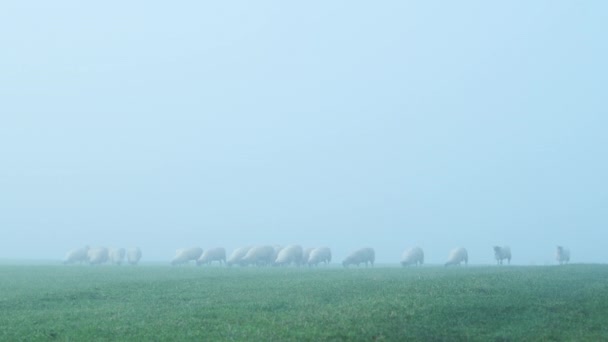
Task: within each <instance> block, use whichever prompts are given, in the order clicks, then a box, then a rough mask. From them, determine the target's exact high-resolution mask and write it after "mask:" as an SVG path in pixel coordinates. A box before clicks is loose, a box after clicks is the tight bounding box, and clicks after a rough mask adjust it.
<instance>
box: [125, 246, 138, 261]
mask: <svg viewBox="0 0 608 342" xmlns="http://www.w3.org/2000/svg"><path fill="white" fill-rule="evenodd" d="M140 259H141V249H139V247H131V248H129V250H128V251H127V261H128V262H129V264H131V265H137V263H138V262H139V260H140Z"/></svg>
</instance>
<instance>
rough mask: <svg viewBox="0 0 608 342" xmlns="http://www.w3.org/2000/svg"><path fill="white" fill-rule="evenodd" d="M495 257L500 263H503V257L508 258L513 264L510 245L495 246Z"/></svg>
mask: <svg viewBox="0 0 608 342" xmlns="http://www.w3.org/2000/svg"><path fill="white" fill-rule="evenodd" d="M494 257H495V258H496V263H497V264H498V265H502V261H503V259H507V262H508V263H509V264H511V248H509V247H508V246H504V247H500V246H494Z"/></svg>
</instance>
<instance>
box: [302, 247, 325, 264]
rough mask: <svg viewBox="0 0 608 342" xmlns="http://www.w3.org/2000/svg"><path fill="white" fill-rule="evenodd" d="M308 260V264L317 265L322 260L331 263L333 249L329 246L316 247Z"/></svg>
mask: <svg viewBox="0 0 608 342" xmlns="http://www.w3.org/2000/svg"><path fill="white" fill-rule="evenodd" d="M306 261H307V262H308V266H317V265H319V263H321V262H323V263H325V264H329V263H330V262H331V249H329V247H319V248H315V249H313V250H312V251H311V252H310V256H309V257H308V260H306Z"/></svg>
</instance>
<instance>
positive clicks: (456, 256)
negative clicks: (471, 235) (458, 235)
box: [445, 247, 469, 266]
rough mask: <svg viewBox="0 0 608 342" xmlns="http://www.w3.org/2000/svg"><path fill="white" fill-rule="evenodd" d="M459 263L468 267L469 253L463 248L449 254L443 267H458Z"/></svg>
mask: <svg viewBox="0 0 608 342" xmlns="http://www.w3.org/2000/svg"><path fill="white" fill-rule="evenodd" d="M461 262H464V264H465V265H468V263H469V253H468V252H467V250H466V249H465V248H462V247H459V248H455V249H453V250H452V251H451V252H450V256H449V257H448V261H447V262H446V263H445V266H450V265H460V263H461Z"/></svg>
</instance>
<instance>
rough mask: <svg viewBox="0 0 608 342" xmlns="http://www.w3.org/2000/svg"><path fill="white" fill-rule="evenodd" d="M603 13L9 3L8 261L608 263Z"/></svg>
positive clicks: (600, 7) (3, 209)
mask: <svg viewBox="0 0 608 342" xmlns="http://www.w3.org/2000/svg"><path fill="white" fill-rule="evenodd" d="M606 10H608V6H607V5H606V3H604V2H599V1H596V2H593V1H592V2H586V3H574V2H571V1H553V0H552V1H548V0H547V1H536V2H534V3H531V2H528V1H511V2H504V3H495V2H492V3H489V2H485V1H465V2H454V3H448V2H404V1H385V2H382V3H373V4H372V3H369V2H352V1H333V2H330V3H328V2H325V1H312V2H311V1H308V2H305V3H298V4H292V3H290V4H287V3H285V2H283V1H261V2H248V1H236V2H230V3H199V2H195V1H186V2H184V3H179V4H178V3H164V2H154V3H153V2H148V1H134V2H128V3H126V2H118V1H109V2H103V3H96V4H94V3H82V2H80V1H63V0H60V1H53V2H16V1H15V2H11V3H9V4H5V5H3V10H2V11H1V12H0V42H1V44H2V51H3V52H2V54H0V157H1V158H2V159H1V161H0V232H2V234H1V236H0V259H2V260H13V261H18V260H57V261H59V260H61V259H62V258H63V257H64V255H65V253H66V252H67V251H68V250H70V249H72V248H76V247H81V246H84V245H90V246H108V247H111V246H116V247H129V246H139V247H140V248H141V249H142V251H143V258H142V262H151V261H160V262H165V261H166V262H168V261H169V260H170V259H171V258H172V257H173V255H174V253H175V250H176V249H177V248H180V247H187V246H200V247H202V248H204V249H205V248H210V247H216V246H223V247H225V248H226V249H227V250H228V252H230V251H231V250H232V249H233V248H236V247H239V246H242V245H253V244H272V245H274V244H280V245H287V244H292V243H298V244H301V245H302V246H304V247H318V246H329V247H331V248H332V251H333V255H334V262H340V261H341V260H342V259H343V258H344V257H345V256H346V255H347V254H348V253H349V252H350V251H352V250H354V249H356V248H359V247H365V246H370V247H374V248H375V249H376V259H377V262H379V263H387V264H391V263H393V264H396V263H398V261H399V259H400V256H401V253H402V251H403V250H404V249H405V248H407V247H413V246H420V247H422V248H423V249H424V250H425V254H426V262H427V263H430V264H440V263H443V262H445V260H446V259H447V257H448V254H449V251H450V250H451V249H452V248H454V247H458V246H463V247H466V248H467V249H468V250H469V258H470V263H471V264H492V263H494V262H495V261H494V259H493V251H492V246H494V245H508V246H510V247H511V250H512V252H513V260H512V263H513V264H519V265H532V264H536V265H544V264H555V260H554V254H555V247H556V246H557V245H564V246H568V247H569V248H570V250H571V253H572V262H583V263H604V262H606V261H608V254H607V253H606V249H605V248H606V247H605V245H604V243H605V241H607V240H608V239H607V237H608V233H606V232H607V231H608V229H607V228H608V217H607V215H608V214H607V213H608V212H607V211H606V205H607V204H608V195H607V194H608V181H607V177H606V175H607V174H608V162H607V159H606V152H605V150H606V147H607V146H608V137H607V136H608V135H607V134H606V132H607V129H608V116H607V115H606V113H608V111H607V109H608V108H607V105H606V101H605V95H606V90H605V86H606V81H608V68H607V67H606V60H608V49H607V46H608V45H607V44H606V39H605V35H606V32H608V24H606V21H605V15H606V13H607V12H606Z"/></svg>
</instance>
